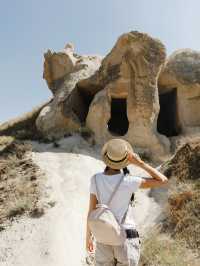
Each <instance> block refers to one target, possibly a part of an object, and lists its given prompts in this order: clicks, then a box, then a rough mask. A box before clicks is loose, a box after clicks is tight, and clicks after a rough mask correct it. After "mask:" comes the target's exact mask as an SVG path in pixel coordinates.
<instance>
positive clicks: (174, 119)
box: [157, 88, 181, 137]
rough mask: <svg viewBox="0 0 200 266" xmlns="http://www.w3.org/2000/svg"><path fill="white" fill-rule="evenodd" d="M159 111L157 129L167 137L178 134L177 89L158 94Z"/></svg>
mask: <svg viewBox="0 0 200 266" xmlns="http://www.w3.org/2000/svg"><path fill="white" fill-rule="evenodd" d="M159 102H160V112H159V115H158V120H157V130H158V132H159V133H160V134H163V135H165V136H167V137H172V136H178V135H179V134H180V133H181V128H180V121H179V117H178V107H177V89H176V88H174V89H172V90H170V91H169V92H167V93H163V94H160V95H159Z"/></svg>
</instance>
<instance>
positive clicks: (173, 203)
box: [140, 141, 200, 266]
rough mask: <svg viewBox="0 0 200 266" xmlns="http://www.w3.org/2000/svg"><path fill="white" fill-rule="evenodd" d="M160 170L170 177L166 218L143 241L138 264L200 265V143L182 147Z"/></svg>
mask: <svg viewBox="0 0 200 266" xmlns="http://www.w3.org/2000/svg"><path fill="white" fill-rule="evenodd" d="M162 171H163V172H164V174H165V175H167V176H168V178H170V191H169V193H170V194H169V199H168V204H167V209H166V210H165V214H166V218H165V220H164V221H163V224H162V226H161V229H160V231H156V233H155V232H154V233H153V234H150V235H149V236H148V238H147V239H145V240H144V243H143V250H142V251H143V252H142V257H141V264H140V265H141V266H167V265H169V266H179V265H180V266H186V265H187V266H190V265H191V266H194V265H195V266H196V265H200V251H199V250H200V223H199V221H200V142H199V141H197V142H195V143H194V142H193V143H187V144H185V145H184V146H182V147H181V148H180V149H179V150H178V151H177V153H176V154H175V156H174V157H173V158H172V159H171V160H170V161H168V162H167V163H165V164H164V166H163V167H162ZM183 254H184V255H183Z"/></svg>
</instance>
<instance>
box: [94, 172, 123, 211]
mask: <svg viewBox="0 0 200 266" xmlns="http://www.w3.org/2000/svg"><path fill="white" fill-rule="evenodd" d="M123 179H124V175H122V177H121V178H120V180H119V182H118V183H117V185H116V187H115V188H114V190H113V192H112V194H111V196H110V198H109V200H108V203H107V205H108V206H109V205H110V203H111V201H112V199H113V197H114V195H115V193H116V192H117V190H118V188H119V186H120V184H121V182H122V180H123ZM94 180H95V186H96V192H97V199H98V200H99V203H101V197H100V191H99V187H98V185H97V178H96V175H95V176H94Z"/></svg>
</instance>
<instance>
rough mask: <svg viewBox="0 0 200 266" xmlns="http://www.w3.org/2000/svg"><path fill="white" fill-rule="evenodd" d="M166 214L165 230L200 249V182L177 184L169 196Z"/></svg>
mask: <svg viewBox="0 0 200 266" xmlns="http://www.w3.org/2000/svg"><path fill="white" fill-rule="evenodd" d="M181 189H182V190H181ZM166 214H167V219H166V221H165V223H164V230H165V231H168V232H169V233H170V234H171V235H172V236H173V237H174V238H176V239H181V240H184V241H185V242H186V243H187V246H188V247H189V248H192V249H197V250H200V188H199V183H198V182H195V181H193V182H187V183H185V184H184V185H182V184H180V183H179V184H177V185H176V190H175V191H173V192H172V193H171V195H170V197H169V201H168V208H167V211H166ZM199 255H200V253H199Z"/></svg>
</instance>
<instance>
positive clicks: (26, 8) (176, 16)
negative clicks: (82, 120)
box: [0, 0, 200, 123]
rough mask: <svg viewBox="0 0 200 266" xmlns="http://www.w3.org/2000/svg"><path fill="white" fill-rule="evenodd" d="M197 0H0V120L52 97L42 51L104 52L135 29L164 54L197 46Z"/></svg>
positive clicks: (199, 3) (199, 6)
mask: <svg viewBox="0 0 200 266" xmlns="http://www.w3.org/2000/svg"><path fill="white" fill-rule="evenodd" d="M199 10H200V1H199V0H56V1H55V0H0V83H1V84H0V123H2V122H5V121H7V120H9V119H11V118H14V117H17V116H19V115H21V114H23V113H24V112H27V111H31V110H32V108H33V107H35V106H38V105H40V104H41V103H43V102H45V101H46V100H48V99H49V98H50V97H51V96H52V95H51V92H50V90H49V89H48V87H47V85H46V82H45V80H43V78H42V74H43V54H44V52H45V51H46V50H47V49H51V50H54V51H59V50H60V49H62V48H64V46H65V44H66V43H68V42H71V43H73V44H74V45H75V52H76V53H78V54H100V55H106V54H107V53H108V52H109V51H110V49H111V48H112V47H113V45H114V44H115V42H116V40H117V38H118V37H119V36H120V35H121V34H122V33H125V32H129V31H131V30H138V31H141V32H146V33H148V34H150V35H151V36H152V37H156V38H159V39H160V40H161V41H162V42H163V43H164V44H165V46H166V48H167V53H168V55H169V54H171V53H172V52H173V51H175V50H177V49H180V48H191V49H195V50H199V49H200V15H199Z"/></svg>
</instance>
